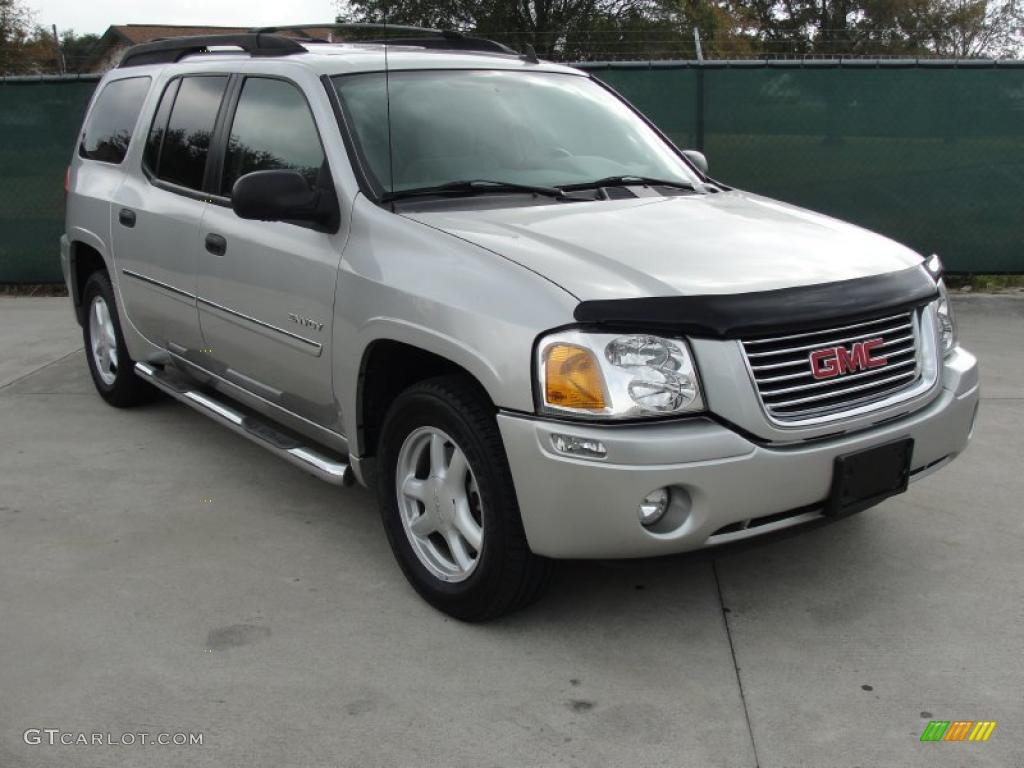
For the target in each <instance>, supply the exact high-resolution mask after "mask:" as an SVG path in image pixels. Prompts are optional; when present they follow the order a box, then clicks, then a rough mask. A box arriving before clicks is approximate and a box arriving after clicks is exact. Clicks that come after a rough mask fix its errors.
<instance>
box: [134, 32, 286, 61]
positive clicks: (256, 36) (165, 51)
mask: <svg viewBox="0 0 1024 768" xmlns="http://www.w3.org/2000/svg"><path fill="white" fill-rule="evenodd" d="M219 46H224V47H233V48H241V49H242V50H243V51H245V52H247V53H248V54H249V55H250V56H290V55H292V54H295V53H306V48H305V47H303V46H302V45H300V43H299V42H298V41H297V40H295V39H294V38H290V37H284V36H282V35H273V34H266V33H263V32H246V33H242V34H233V35H200V36H193V37H170V38H165V39H163V40H154V41H152V42H149V43H142V44H140V45H134V46H132V47H131V48H129V49H128V50H127V51H126V52H125V54H124V56H123V57H122V59H121V63H120V64H118V67H138V66H142V65H144V64H168V63H173V62H175V61H180V60H181V59H183V58H184V57H185V56H189V55H191V54H194V53H206V52H208V51H209V49H210V48H215V47H219Z"/></svg>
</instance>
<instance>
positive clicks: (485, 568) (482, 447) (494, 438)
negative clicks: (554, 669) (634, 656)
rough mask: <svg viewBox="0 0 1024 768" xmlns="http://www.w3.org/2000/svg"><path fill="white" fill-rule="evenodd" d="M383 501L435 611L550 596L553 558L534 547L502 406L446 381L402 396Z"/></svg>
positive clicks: (402, 554)
mask: <svg viewBox="0 0 1024 768" xmlns="http://www.w3.org/2000/svg"><path fill="white" fill-rule="evenodd" d="M377 493H378V498H379V500H380V508H381V515H382V518H383V522H384V528H385V530H386V531H387V534H388V540H389V542H390V543H391V548H392V551H393V552H394V553H395V557H396V558H397V559H398V563H399V565H400V566H401V567H402V571H403V572H404V573H405V576H406V578H407V579H408V580H409V582H410V583H411V584H412V586H413V587H414V588H415V589H416V591H417V592H419V594H420V595H421V596H422V597H423V598H424V599H425V600H427V602H429V603H430V604H431V605H433V606H434V607H435V608H437V609H439V610H441V611H444V612H445V613H447V614H449V615H451V616H454V617H455V618H458V619H462V620H465V621H482V620H486V619H490V618H495V617H497V616H500V615H502V614H505V613H509V612H511V611H514V610H516V609H518V608H521V607H523V606H525V605H527V604H529V603H531V602H533V601H534V600H536V599H537V598H538V597H539V596H540V594H541V593H542V591H543V589H544V587H545V586H546V584H547V582H548V580H549V575H550V572H551V563H550V561H548V560H545V559H543V558H540V557H537V556H536V555H534V554H533V553H532V552H530V549H529V546H528V545H527V542H526V535H525V534H524V532H523V526H522V520H521V518H520V516H519V507H518V505H517V503H516V495H515V489H514V487H513V485H512V477H511V473H510V472H509V468H508V461H507V460H506V458H505V451H504V447H503V445H502V442H501V435H500V433H499V432H498V427H497V424H496V423H495V419H494V408H493V406H491V405H490V403H489V402H488V401H487V399H486V398H485V397H484V396H483V394H482V393H480V392H479V390H478V389H477V388H476V387H475V386H474V385H473V384H472V383H471V382H469V381H466V380H465V379H462V378H459V377H443V378H438V379H431V380H430V381H426V382H423V383H421V384H416V385H414V386H412V387H410V388H409V389H407V390H406V391H405V392H403V393H402V394H401V395H399V397H398V398H397V399H396V400H395V402H394V404H393V405H392V407H391V409H390V410H389V411H388V414H387V416H386V417H385V420H384V424H383V427H382V429H381V444H380V450H379V472H378V488H377Z"/></svg>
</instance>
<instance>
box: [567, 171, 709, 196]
mask: <svg viewBox="0 0 1024 768" xmlns="http://www.w3.org/2000/svg"><path fill="white" fill-rule="evenodd" d="M600 187H675V188H677V189H692V190H694V191H695V192H696V191H697V185H696V184H694V183H693V182H692V181H671V180H669V179H653V178H651V177H649V176H632V175H630V176H606V177H605V178H603V179H597V180H596V181H581V182H579V183H577V184H559V185H558V189H561V190H563V191H565V192H570V191H573V190H577V189H599V188H600Z"/></svg>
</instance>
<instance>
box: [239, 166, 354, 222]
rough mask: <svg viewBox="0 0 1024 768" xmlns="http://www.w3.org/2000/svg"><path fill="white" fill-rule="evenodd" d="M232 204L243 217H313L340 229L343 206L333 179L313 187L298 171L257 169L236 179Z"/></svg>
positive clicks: (263, 219) (311, 220) (264, 219)
mask: <svg viewBox="0 0 1024 768" xmlns="http://www.w3.org/2000/svg"><path fill="white" fill-rule="evenodd" d="M231 208H232V209H233V210H234V211H235V213H236V214H238V216H239V218H242V219H259V220H261V221H309V222H312V223H314V224H318V225H320V226H321V227H325V228H327V229H328V230H332V231H337V228H338V220H339V217H340V210H339V208H338V200H337V198H336V197H335V195H334V189H333V186H331V184H330V179H329V178H328V179H327V183H326V184H317V186H316V187H315V188H310V186H309V182H308V181H307V180H306V177H305V176H303V175H302V174H301V173H299V172H298V171H277V170H275V171H253V172H252V173H247V174H245V175H244V176H242V177H241V178H240V179H238V181H236V182H235V186H234V187H233V188H232V190H231Z"/></svg>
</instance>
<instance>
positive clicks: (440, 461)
mask: <svg viewBox="0 0 1024 768" xmlns="http://www.w3.org/2000/svg"><path fill="white" fill-rule="evenodd" d="M444 472H445V455H444V437H442V436H441V435H440V434H438V433H434V434H433V435H431V436H430V474H432V475H438V476H441V475H443V474H444Z"/></svg>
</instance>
